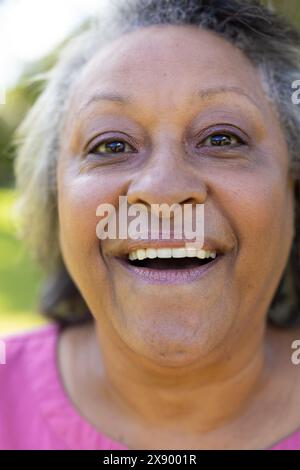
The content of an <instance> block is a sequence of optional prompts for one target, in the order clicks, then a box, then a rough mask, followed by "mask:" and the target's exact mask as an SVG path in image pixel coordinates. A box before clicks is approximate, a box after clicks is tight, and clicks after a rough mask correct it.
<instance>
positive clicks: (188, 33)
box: [74, 25, 265, 105]
mask: <svg viewBox="0 0 300 470" xmlns="http://www.w3.org/2000/svg"><path fill="white" fill-rule="evenodd" d="M224 86H227V87H233V88H234V87H238V88H240V89H242V90H244V91H245V93H247V92H248V94H249V95H251V96H252V97H253V99H255V97H256V99H257V103H259V104H261V99H264V98H265V93H264V90H263V89H262V85H261V81H260V77H259V74H258V71H257V70H256V68H255V67H254V66H253V65H252V64H251V63H250V61H249V60H248V59H247V57H246V56H245V55H244V54H243V53H242V52H241V51H240V50H239V49H238V48H236V47H235V46H233V45H231V44H230V43H229V42H228V41H226V40H225V39H223V38H221V37H219V36H218V35H216V34H215V33H213V32H210V31H206V30H203V29H201V28H196V27H194V26H170V25H167V26H166V25H164V26H152V27H148V28H142V29H140V30H137V31H134V32H131V33H128V34H125V35H123V36H121V37H119V38H118V39H116V40H114V41H112V42H111V43H109V44H107V45H106V46H104V47H103V48H102V49H101V50H100V51H99V52H98V53H96V54H95V56H94V57H93V58H92V60H91V61H90V62H89V64H88V65H87V66H86V67H85V69H84V70H83V74H82V76H81V77H80V80H79V82H78V84H77V86H76V89H75V92H74V99H76V102H77V104H78V105H82V104H83V103H84V102H85V101H86V100H87V99H88V96H89V95H91V94H92V93H94V92H95V91H108V92H110V91H112V90H115V91H118V92H119V93H121V94H124V95H127V96H128V95H130V96H131V97H135V96H136V97H137V98H139V99H140V98H142V97H144V98H148V99H149V100H151V102H152V103H154V102H155V103H157V105H164V104H166V103H165V101H167V102H168V104H169V105H170V104H172V102H173V104H175V102H176V101H178V100H181V99H186V98H187V97H188V96H189V97H190V99H191V100H192V99H193V91H195V92H196V91H197V89H198V90H199V89H201V88H208V87H209V88H214V87H216V88H217V87H224Z"/></svg>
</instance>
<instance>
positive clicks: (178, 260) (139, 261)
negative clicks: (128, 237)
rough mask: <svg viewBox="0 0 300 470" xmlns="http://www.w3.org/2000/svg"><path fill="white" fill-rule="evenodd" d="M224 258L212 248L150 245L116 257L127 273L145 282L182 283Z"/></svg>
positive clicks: (203, 272) (202, 274)
mask: <svg viewBox="0 0 300 470" xmlns="http://www.w3.org/2000/svg"><path fill="white" fill-rule="evenodd" d="M223 258H224V254H222V253H217V252H216V251H214V250H197V249H195V248H169V247H164V248H153V247H152V248H142V249H136V250H133V251H130V253H127V255H126V256H123V257H117V258H116V259H117V261H118V262H119V263H120V264H121V266H122V267H123V268H125V269H126V270H127V272H129V273H130V274H132V275H134V276H135V277H137V278H139V279H140V280H144V281H146V282H148V283H155V284H183V283H190V282H192V281H195V280H198V279H199V278H201V277H202V276H204V275H205V274H207V273H208V272H209V271H210V270H212V269H213V268H214V267H215V266H216V265H217V264H218V263H219V261H220V260H221V259H223Z"/></svg>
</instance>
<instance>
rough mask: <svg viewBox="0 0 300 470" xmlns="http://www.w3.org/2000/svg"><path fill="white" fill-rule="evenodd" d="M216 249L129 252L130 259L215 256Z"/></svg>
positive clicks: (141, 250)
mask: <svg viewBox="0 0 300 470" xmlns="http://www.w3.org/2000/svg"><path fill="white" fill-rule="evenodd" d="M216 256H217V253H216V252H215V251H208V250H197V249H196V248H157V249H156V248H146V249H139V250H135V251H132V252H131V253H129V259H130V260H131V261H134V260H136V259H138V260H142V259H145V258H150V259H153V258H185V257H188V258H200V259H204V258H215V257H216Z"/></svg>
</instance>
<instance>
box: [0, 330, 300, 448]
mask: <svg viewBox="0 0 300 470" xmlns="http://www.w3.org/2000/svg"><path fill="white" fill-rule="evenodd" d="M58 333H59V328H58V327H57V326H56V325H47V326H46V327H43V328H39V329H37V330H35V331H30V332H28V333H25V334H24V333H23V334H21V335H16V336H13V337H10V338H7V339H5V343H6V364H0V449H1V450H4V449H5V450H7V449H10V450H12V449H13V450H27V449H31V450H32V449H34V450H37V449H39V450H64V449H75V450H81V449H85V450H99V449H102V450H111V449H119V450H128V448H127V447H125V446H124V445H123V444H121V443H119V442H116V441H114V440H112V439H111V438H110V437H109V436H107V435H105V434H103V433H101V432H99V431H98V430H97V429H96V428H94V427H93V426H92V425H91V424H90V423H89V422H88V421H86V419H85V418H83V417H82V416H81V415H80V412H79V411H78V410H77V409H76V408H75V407H74V406H73V405H72V403H71V401H70V399H69V398H68V396H67V395H66V392H65V390H64V387H63V384H62V380H61V377H60V375H59V370H58V367H57V360H56V343H57V337H58ZM272 449H274V450H284V449H300V431H298V432H295V433H294V434H292V435H291V436H289V437H288V438H286V439H284V440H283V441H281V442H280V443H278V444H276V445H275V446H273V447H272Z"/></svg>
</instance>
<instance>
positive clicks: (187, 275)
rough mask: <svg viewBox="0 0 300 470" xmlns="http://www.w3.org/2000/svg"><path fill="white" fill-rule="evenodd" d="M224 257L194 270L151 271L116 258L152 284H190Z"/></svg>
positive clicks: (129, 270) (127, 268)
mask: <svg viewBox="0 0 300 470" xmlns="http://www.w3.org/2000/svg"><path fill="white" fill-rule="evenodd" d="M223 258H224V255H219V256H217V257H216V258H215V259H214V260H213V261H211V262H210V263H207V264H204V265H203V266H199V267H197V268H192V269H165V270H164V269H149V268H138V267H136V266H133V265H132V264H129V263H127V262H126V261H125V260H124V259H121V258H115V259H116V260H117V261H118V262H119V264H120V265H121V266H123V267H124V268H125V269H126V270H127V271H128V272H129V273H131V274H133V275H134V276H135V277H136V278H138V279H140V280H143V281H145V282H147V283H150V284H188V283H190V282H193V281H197V280H198V279H201V278H202V277H203V276H205V275H206V274H207V273H208V272H209V271H211V270H212V269H213V268H214V267H215V266H216V265H217V264H218V263H219V261H220V260H221V259H223Z"/></svg>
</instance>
